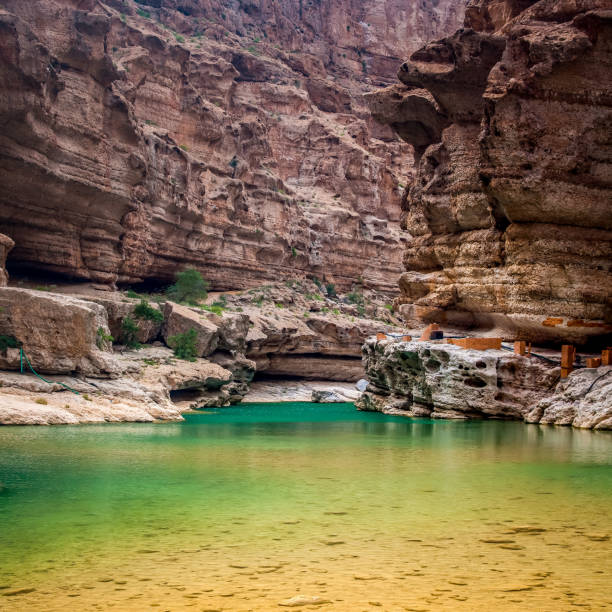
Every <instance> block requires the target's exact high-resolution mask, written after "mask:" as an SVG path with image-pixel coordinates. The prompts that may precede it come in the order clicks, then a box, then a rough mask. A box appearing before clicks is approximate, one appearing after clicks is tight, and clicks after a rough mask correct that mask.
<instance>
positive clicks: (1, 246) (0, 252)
mask: <svg viewBox="0 0 612 612" xmlns="http://www.w3.org/2000/svg"><path fill="white" fill-rule="evenodd" d="M14 246H15V243H14V242H13V241H12V239H11V238H9V237H8V236H5V235H4V234H0V287H5V286H6V285H7V283H8V272H7V271H6V256H7V255H8V253H9V251H10V250H11V249H12V248H13V247H14Z"/></svg>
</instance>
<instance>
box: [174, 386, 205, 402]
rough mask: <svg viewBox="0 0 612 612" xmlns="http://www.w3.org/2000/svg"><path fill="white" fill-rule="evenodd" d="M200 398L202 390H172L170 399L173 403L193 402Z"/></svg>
mask: <svg viewBox="0 0 612 612" xmlns="http://www.w3.org/2000/svg"><path fill="white" fill-rule="evenodd" d="M200 397H202V389H194V388H191V389H172V390H171V391H170V399H171V400H172V401H173V402H174V403H175V404H177V403H179V402H193V401H195V400H197V399H199V398H200Z"/></svg>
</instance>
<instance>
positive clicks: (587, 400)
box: [525, 366, 612, 429]
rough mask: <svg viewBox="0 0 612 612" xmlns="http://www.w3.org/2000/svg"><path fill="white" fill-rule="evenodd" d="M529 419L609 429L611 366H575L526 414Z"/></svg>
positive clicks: (611, 391)
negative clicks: (553, 391)
mask: <svg viewBox="0 0 612 612" xmlns="http://www.w3.org/2000/svg"><path fill="white" fill-rule="evenodd" d="M525 420H526V421H527V422H529V423H550V424H554V425H573V426H574V427H582V428H589V429H612V366H607V367H601V368H588V369H584V370H575V371H574V372H572V373H571V374H570V375H569V376H568V378H566V379H565V380H562V381H561V382H560V383H559V384H558V386H557V388H556V390H555V394H554V395H552V396H551V397H547V398H544V399H543V400H541V401H540V402H538V403H537V404H536V405H535V406H534V407H533V409H532V410H531V411H530V412H529V413H528V414H527V417H526V419H525Z"/></svg>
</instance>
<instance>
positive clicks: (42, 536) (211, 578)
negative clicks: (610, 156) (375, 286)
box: [0, 403, 612, 611]
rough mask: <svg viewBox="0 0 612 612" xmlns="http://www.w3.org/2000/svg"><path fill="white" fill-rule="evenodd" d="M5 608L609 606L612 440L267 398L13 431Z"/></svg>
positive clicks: (1, 517)
mask: <svg viewBox="0 0 612 612" xmlns="http://www.w3.org/2000/svg"><path fill="white" fill-rule="evenodd" d="M0 483H2V489H1V491H0V525H1V530H0V609H2V610H5V609H6V610H66V609H69V610H87V609H92V610H94V609H107V608H114V609H116V610H154V609H164V610H166V609H167V610H182V609H196V610H273V609H283V608H282V607H279V604H282V603H296V600H295V599H292V598H295V597H300V596H301V597H303V598H304V599H303V600H302V601H301V602H300V601H298V603H302V602H311V603H310V604H309V605H305V606H304V607H300V608H298V609H329V610H347V611H348V610H381V609H382V610H490V609H491V608H492V606H495V607H496V608H499V609H502V610H505V609H508V610H527V609H528V610H574V609H576V610H577V609H580V610H585V609H586V610H588V609H591V610H601V609H603V608H605V607H606V606H610V605H612V595H611V594H610V589H609V584H608V583H609V573H610V569H612V567H611V565H612V564H611V553H612V547H611V545H610V536H611V535H612V515H611V509H612V503H611V502H612V435H610V434H608V433H602V432H590V431H577V430H572V429H571V428H555V427H540V426H535V425H524V424H522V423H514V422H496V421H471V422H456V421H430V420H407V419H404V418H401V417H390V416H385V415H381V414H374V413H362V412H357V411H356V410H355V409H354V407H353V406H352V405H351V404H335V405H320V404H301V403H295V404H260V405H257V404H255V405H242V406H238V407H233V408H223V409H219V410H211V411H210V412H209V413H205V414H195V415H188V416H187V417H186V421H185V422H184V423H169V424H154V425H150V424H109V425H81V426H62V427H5V428H0Z"/></svg>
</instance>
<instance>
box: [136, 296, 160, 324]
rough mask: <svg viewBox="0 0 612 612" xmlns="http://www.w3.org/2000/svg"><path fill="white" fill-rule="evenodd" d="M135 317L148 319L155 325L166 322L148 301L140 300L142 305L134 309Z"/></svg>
mask: <svg viewBox="0 0 612 612" xmlns="http://www.w3.org/2000/svg"><path fill="white" fill-rule="evenodd" d="M134 316H135V317H136V318H137V319H146V320H147V321H154V322H155V323H161V322H162V321H163V320H164V315H163V314H162V313H161V312H160V311H159V310H157V308H153V306H151V304H149V302H147V301H146V300H140V304H138V305H137V306H136V307H135V308H134Z"/></svg>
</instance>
